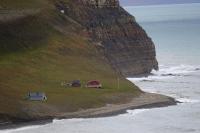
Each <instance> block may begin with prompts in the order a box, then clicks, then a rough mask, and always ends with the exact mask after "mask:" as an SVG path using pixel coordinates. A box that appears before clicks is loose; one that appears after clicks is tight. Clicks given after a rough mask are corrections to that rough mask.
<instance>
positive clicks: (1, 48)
mask: <svg viewBox="0 0 200 133" xmlns="http://www.w3.org/2000/svg"><path fill="white" fill-rule="evenodd" d="M19 1H20V4H18V3H19ZM54 2H55V1H47V0H46V1H42V2H41V1H40V0H37V1H36V0H29V1H27V0H16V1H15V2H14V1H12V0H1V1H0V5H1V6H0V8H1V9H0V29H1V30H0V92H1V94H0V114H1V115H0V117H1V119H10V118H12V119H14V118H16V119H18V120H19V119H27V120H28V119H42V118H46V117H53V116H56V114H58V113H62V112H73V111H78V110H81V109H87V108H95V107H101V106H104V105H106V104H111V103H123V102H126V101H128V100H130V99H131V98H132V97H133V96H136V95H139V94H140V93H141V91H140V90H139V89H138V88H137V87H136V86H134V85H133V84H132V83H130V82H129V81H127V80H126V79H124V78H123V77H122V76H120V75H119V74H117V73H116V72H115V71H114V70H113V68H112V67H111V66H110V65H109V63H108V60H107V59H105V57H104V55H103V54H102V53H101V52H99V50H98V48H97V46H96V44H95V42H94V41H91V38H90V37H89V36H88V35H87V33H86V32H85V27H83V26H82V25H81V24H79V23H78V22H76V21H75V20H73V19H70V18H69V17H67V16H65V15H64V14H62V13H61V12H60V11H59V10H57V9H56V7H55V6H54V5H55V3H54ZM118 78H119V79H120V88H118ZM74 79H80V80H81V81H82V83H83V84H84V83H86V82H87V81H88V80H91V79H98V80H100V81H101V82H102V84H103V89H101V90H96V89H87V88H84V86H83V87H82V88H66V87H63V86H61V82H63V81H71V80H74ZM30 91H40V92H45V93H46V94H47V97H48V100H47V101H46V102H30V101H27V100H25V97H26V95H27V93H28V92H30Z"/></svg>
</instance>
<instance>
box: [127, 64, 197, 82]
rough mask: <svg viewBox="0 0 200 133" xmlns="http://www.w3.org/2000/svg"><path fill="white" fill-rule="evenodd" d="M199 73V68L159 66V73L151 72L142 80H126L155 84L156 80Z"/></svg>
mask: <svg viewBox="0 0 200 133" xmlns="http://www.w3.org/2000/svg"><path fill="white" fill-rule="evenodd" d="M196 71H200V66H191V65H179V66H165V65H160V70H159V71H152V73H151V75H150V76H148V77H142V78H128V80H130V81H134V82H137V81H139V82H146V81H148V82H156V81H157V80H163V79H169V78H173V77H183V76H190V75H189V74H190V73H194V72H196Z"/></svg>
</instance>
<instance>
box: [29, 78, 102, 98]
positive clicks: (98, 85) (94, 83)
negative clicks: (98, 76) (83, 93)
mask: <svg viewBox="0 0 200 133" xmlns="http://www.w3.org/2000/svg"><path fill="white" fill-rule="evenodd" d="M61 85H62V86H66V87H82V84H81V81H80V80H73V81H72V82H69V83H65V82H64V83H61ZM85 87H86V88H102V84H101V82H100V81H98V80H91V81H88V82H87V83H86V84H85ZM27 100H30V101H46V100H47V96H46V94H45V93H44V92H29V93H28V94H27Z"/></svg>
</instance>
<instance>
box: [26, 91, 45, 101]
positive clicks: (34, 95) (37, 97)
mask: <svg viewBox="0 0 200 133" xmlns="http://www.w3.org/2000/svg"><path fill="white" fill-rule="evenodd" d="M27 99H28V100H30V101H46V100H47V96H46V94H45V93H43V92H29V93H28V95H27Z"/></svg>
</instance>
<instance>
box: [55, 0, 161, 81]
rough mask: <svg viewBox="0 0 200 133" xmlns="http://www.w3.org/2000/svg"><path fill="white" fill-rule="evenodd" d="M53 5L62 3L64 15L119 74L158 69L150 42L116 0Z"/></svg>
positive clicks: (140, 73)
mask: <svg viewBox="0 0 200 133" xmlns="http://www.w3.org/2000/svg"><path fill="white" fill-rule="evenodd" d="M75 3H76V4H75ZM57 7H58V9H59V7H64V8H63V10H65V15H67V16H69V17H70V18H72V19H74V20H75V21H77V22H78V23H80V24H81V25H82V26H84V27H85V28H86V29H87V31H88V33H89V35H90V37H91V38H92V40H93V41H95V42H97V43H98V46H101V47H99V48H98V49H99V50H100V51H102V52H103V53H104V55H105V56H106V57H107V59H108V60H109V62H110V63H111V65H112V66H113V68H115V69H116V70H117V71H118V72H119V73H120V74H122V75H124V76H126V77H131V76H140V75H148V74H149V73H150V72H151V71H152V69H155V70H158V62H157V60H156V52H155V46H154V43H153V42H152V40H151V38H149V37H148V35H147V34H146V32H145V31H144V30H143V29H142V27H141V26H140V25H139V24H138V23H137V22H136V21H135V19H134V17H133V16H131V15H130V14H129V13H127V12H126V11H125V10H124V9H123V8H122V7H120V6H119V1H118V0H79V1H77V2H71V3H70V4H69V3H68V4H66V5H65V3H57Z"/></svg>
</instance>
